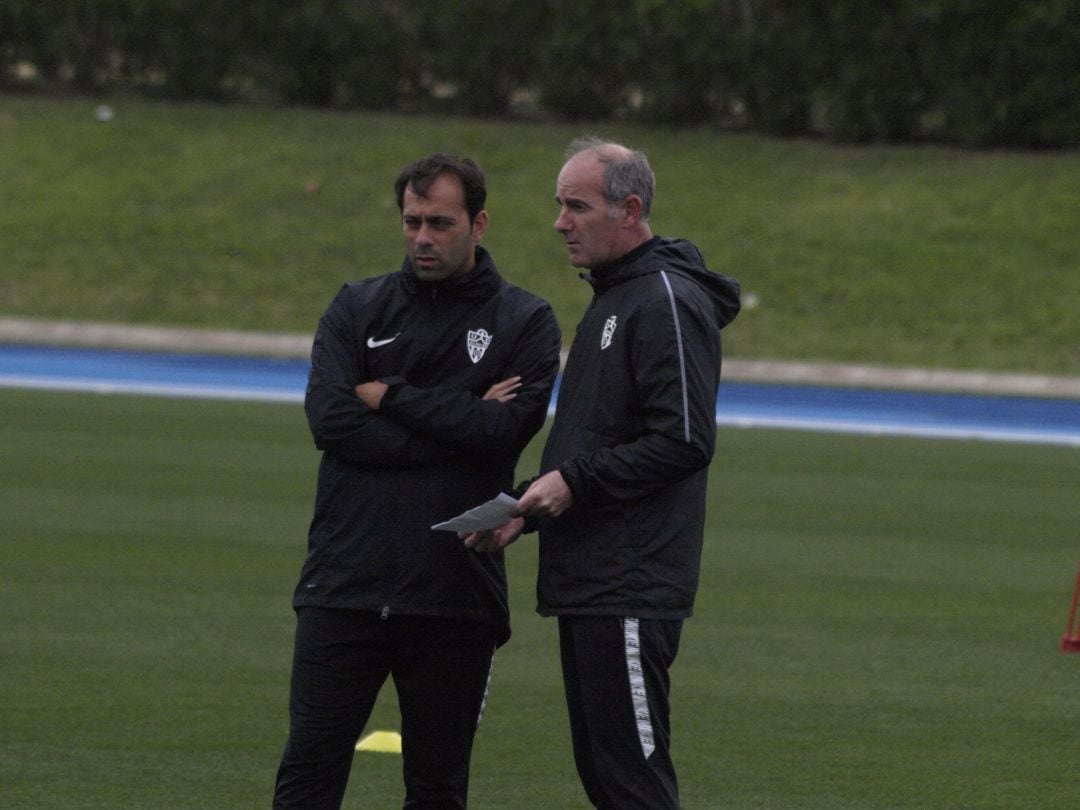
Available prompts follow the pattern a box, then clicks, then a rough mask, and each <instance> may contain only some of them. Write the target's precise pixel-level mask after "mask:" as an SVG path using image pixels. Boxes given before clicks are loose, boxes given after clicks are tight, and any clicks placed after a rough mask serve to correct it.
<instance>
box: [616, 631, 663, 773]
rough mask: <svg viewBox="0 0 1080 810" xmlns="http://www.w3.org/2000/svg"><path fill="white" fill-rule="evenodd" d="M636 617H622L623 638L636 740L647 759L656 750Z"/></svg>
mask: <svg viewBox="0 0 1080 810" xmlns="http://www.w3.org/2000/svg"><path fill="white" fill-rule="evenodd" d="M639 625H640V621H639V620H638V619H629V618H627V619H623V638H624V643H625V648H626V671H627V672H628V673H629V675H630V698H631V700H632V701H633V704H634V719H635V721H636V722H637V733H638V741H639V742H640V743H641V751H642V753H643V754H645V759H648V758H649V757H650V756H651V755H652V752H653V751H655V750H656V745H655V744H654V743H653V727H652V715H651V714H650V713H649V696H648V692H647V691H646V690H645V675H644V674H643V673H642V671H641V640H640V637H639V634H638V628H639Z"/></svg>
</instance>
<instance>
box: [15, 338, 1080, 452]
mask: <svg viewBox="0 0 1080 810" xmlns="http://www.w3.org/2000/svg"><path fill="white" fill-rule="evenodd" d="M307 372H308V363H307V362H306V361H303V360H274V359H266V358H250V357H233V356H217V355H212V356H211V355H191V354H166V353H156V352H136V351H116V350H98V349H67V348H56V347H37V346H0V387H15V388H37V389H45V390H64V391H92V392H98V393H115V394H142V395H150V396H172V397H198V398H215V399H234V400H261V401H267V402H295V403H300V402H303V399H304V389H305V386H306V385H307ZM716 416H717V422H718V423H720V424H723V425H729V426H735V427H745V428H776V429H785V430H805V431H827V432H836V433H848V434H865V435H878V436H919V437H932V438H949V439H978V440H985V441H1005V442H1027V443H1039V444H1055V445H1066V446H1073V447H1080V401H1076V400H1061V399H1040V398H1035V397H1013V396H983V395H973V394H944V393H925V392H912V391H880V390H865V389H847V388H819V387H814V386H793V385H769V384H760V383H744V382H729V381H725V382H723V383H722V384H721V387H720V398H719V403H718V407H717V414H716Z"/></svg>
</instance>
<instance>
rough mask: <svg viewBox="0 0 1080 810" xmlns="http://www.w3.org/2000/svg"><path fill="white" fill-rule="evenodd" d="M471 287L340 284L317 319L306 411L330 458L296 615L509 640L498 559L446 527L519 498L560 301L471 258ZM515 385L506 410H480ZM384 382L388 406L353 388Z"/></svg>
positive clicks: (554, 357)
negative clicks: (471, 630) (373, 404)
mask: <svg viewBox="0 0 1080 810" xmlns="http://www.w3.org/2000/svg"><path fill="white" fill-rule="evenodd" d="M476 258H477V266H476V268H475V269H474V270H473V271H472V272H470V273H468V274H467V275H466V276H464V277H463V278H459V279H451V280H448V281H446V282H442V283H437V284H431V283H425V282H421V281H420V280H419V279H417V277H416V275H415V274H414V273H413V270H412V266H411V264H410V262H409V260H408V259H407V258H406V260H405V262H404V265H403V266H402V268H401V269H400V270H399V271H398V272H396V273H390V274H387V275H383V276H379V277H376V278H370V279H366V280H363V281H358V282H354V283H351V284H346V285H345V286H344V287H343V288H342V289H341V291H340V292H339V293H338V295H337V297H336V298H334V300H333V301H332V302H331V304H330V306H329V307H328V308H327V310H326V312H325V314H324V315H323V317H322V319H321V320H320V322H319V328H318V331H317V333H316V335H315V340H314V344H313V346H312V352H311V372H310V376H309V380H308V386H307V396H306V398H305V403H304V407H305V411H306V413H307V417H308V423H309V425H310V427H311V433H312V435H313V437H314V439H315V445H316V446H317V447H318V448H319V449H320V450H322V451H323V456H322V462H321V464H320V467H319V477H318V488H317V493H316V500H315V513H314V517H313V519H312V522H311V528H310V532H309V536H308V553H307V558H306V560H305V561H304V565H303V569H302V571H301V574H300V581H299V584H298V585H297V587H296V591H295V594H294V599H293V604H294V606H295V607H302V606H306V605H316V606H321V607H331V608H353V609H360V610H371V611H377V612H379V613H381V614H383V615H384V616H386V615H389V614H395V613H400V614H410V615H421V616H437V617H450V618H467V619H474V620H479V621H482V622H485V623H488V624H492V625H495V626H496V627H497V628H498V633H499V639H500V643H501V642H503V641H505V640H506V638H508V637H509V616H508V608H507V593H506V574H505V570H504V566H503V559H502V555H501V554H496V555H490V554H477V553H475V552H472V551H469V550H467V549H466V548H465V547H464V546H463V545H462V543H461V541H460V540H459V539H458V538H457V536H456V535H455V534H454V533H451V532H433V531H431V529H430V527H431V525H432V524H434V523H438V522H440V521H443V520H446V519H447V518H450V517H453V516H454V515H457V514H459V513H461V512H462V511H464V510H466V509H469V508H471V507H473V506H476V505H478V504H480V503H482V502H483V501H486V500H488V499H490V498H492V497H494V496H495V495H497V494H498V493H499V492H500V491H511V489H512V486H513V474H514V465H515V464H516V462H517V459H518V455H519V454H520V453H521V451H522V449H523V448H524V447H525V445H526V444H527V443H528V441H529V439H531V438H532V436H533V435H534V434H535V433H536V431H537V430H539V428H540V427H541V425H542V424H543V422H544V419H545V417H546V415H547V408H548V402H549V399H550V396H551V389H552V386H553V384H554V381H555V376H556V374H557V373H558V369H559V350H560V346H561V338H560V334H559V328H558V325H557V323H556V321H555V317H554V314H553V313H552V310H551V307H550V306H549V305H548V304H547V303H546V302H545V301H543V300H542V299H540V298H538V297H536V296H534V295H532V294H530V293H528V292H525V291H524V290H522V289H520V288H518V287H515V286H513V285H510V284H508V283H506V282H505V281H503V279H502V278H501V277H500V276H499V274H498V272H497V271H496V269H495V265H494V263H493V262H492V259H491V256H490V255H489V254H488V253H487V251H486V250H484V249H483V248H479V247H478V248H477V257H476ZM514 375H521V377H522V382H523V385H522V387H521V388H520V389H519V391H518V393H517V397H516V398H515V399H513V400H511V401H510V402H507V403H505V404H504V403H500V402H497V401H495V400H488V401H482V400H481V397H482V396H483V395H484V393H485V392H486V391H487V390H488V388H489V387H490V386H491V385H492V384H493V383H496V382H498V381H500V380H503V379H506V378H507V377H511V376H514ZM369 380H381V381H383V382H385V383H388V384H389V385H390V388H389V389H388V390H387V392H386V395H385V396H384V398H383V400H382V402H381V404H380V408H379V410H378V411H373V410H371V409H369V408H367V407H366V406H365V405H364V404H363V402H361V401H360V399H359V398H358V397H357V396H356V393H355V391H354V387H355V386H356V385H357V384H358V383H360V382H365V381H369Z"/></svg>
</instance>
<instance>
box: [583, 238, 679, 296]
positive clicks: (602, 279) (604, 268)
mask: <svg viewBox="0 0 1080 810" xmlns="http://www.w3.org/2000/svg"><path fill="white" fill-rule="evenodd" d="M660 242H661V237H659V236H654V237H652V238H651V239H648V240H646V241H645V242H642V243H641V244H640V245H638V246H637V247H636V248H634V249H633V250H631V251H630V252H629V253H624V254H623V255H622V256H621V257H619V258H618V259H616V260H615V261H613V262H609V263H608V264H601V265H597V266H596V267H591V268H589V272H588V273H581V277H582V278H583V279H585V280H586V281H587V282H589V284H591V285H592V287H593V289H594V290H595V291H596V292H603V291H604V290H606V289H608V288H609V287H611V286H613V285H615V284H618V283H619V282H621V281H626V280H627V279H629V278H633V277H635V276H639V275H641V274H642V273H647V272H649V270H650V268H649V265H648V264H647V263H645V264H641V263H639V260H640V259H642V258H643V257H645V256H646V255H648V254H649V253H651V252H652V250H653V248H655V247H656V246H657V245H658V244H660Z"/></svg>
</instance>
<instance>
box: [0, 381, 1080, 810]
mask: <svg viewBox="0 0 1080 810" xmlns="http://www.w3.org/2000/svg"><path fill="white" fill-rule="evenodd" d="M0 410H2V411H3V413H4V419H3V421H2V422H0V446H2V447H3V448H4V463H3V465H0V536H2V537H3V545H4V555H3V564H2V566H0V594H2V605H3V607H2V610H3V624H4V644H3V651H4V662H3V666H0V694H2V695H3V703H4V708H3V722H2V723H0V795H2V797H3V799H2V804H3V805H4V806H5V807H12V808H61V807H63V808H67V807H72V808H75V807H77V808H109V809H110V810H115V809H116V808H149V807H153V808H208V807H214V808H256V807H266V806H268V804H269V797H270V793H271V789H272V783H273V777H274V771H275V768H276V765H277V758H278V756H279V753H280V750H281V746H282V744H283V742H284V737H285V731H286V693H287V682H288V672H289V656H290V653H291V637H292V628H293V619H292V614H291V610H290V607H289V602H290V596H291V590H292V586H293V584H294V579H295V576H296V574H297V572H298V569H299V565H300V562H301V558H302V555H303V550H304V545H305V533H306V527H307V521H308V519H309V517H310V509H311V505H312V498H313V486H314V472H315V467H316V464H317V458H318V457H317V453H316V452H315V451H314V450H313V448H312V447H311V444H310V440H309V438H308V435H307V430H306V425H305V423H304V418H303V413H302V410H301V409H300V408H299V407H298V406H295V405H268V404H250V403H220V402H204V401H183V400H166V399H153V398H141V397H124V396H99V395H84V394H57V393H41V392H24V391H11V390H3V391H0ZM537 448H538V442H535V443H534V444H533V445H532V446H531V447H530V449H529V451H528V452H527V458H526V459H524V460H523V462H522V468H523V470H522V471H523V472H524V471H525V470H528V469H531V468H532V466H533V465H535V463H536V451H537ZM1078 480H1080V455H1078V454H1077V452H1076V451H1075V449H1069V448H1055V447H1045V446H1024V445H1005V444H992V443H969V442H934V441H921V440H907V439H884V438H852V437H842V436H829V435H818V434H804V433H785V432H770V431H756V430H735V429H727V430H724V431H722V433H721V438H720V442H719V449H718V453H717V458H716V461H715V464H714V469H713V474H712V482H711V487H712V492H711V512H710V519H709V524H708V536H707V545H706V551H705V565H704V571H703V583H702V590H701V593H700V596H699V601H698V609H697V615H696V617H695V618H694V619H693V620H691V621H690V622H689V623H688V625H687V629H686V632H685V634H684V643H683V650H682V653H681V655H680V659H679V661H678V662H677V664H676V667H675V670H674V694H673V700H674V706H675V709H674V710H675V716H674V733H675V756H676V759H677V764H678V765H679V767H680V772H681V780H682V790H683V796H684V801H685V806H686V808H688V810H704V809H705V808H719V807H731V808H766V809H768V810H774V809H775V810H787V809H789V808H791V809H794V808H804V809H805V810H821V809H822V808H851V810H874V808H912V809H913V810H914V809H915V808H920V809H921V808H1032V809H1033V810H1049V809H1050V808H1069V807H1073V806H1075V803H1076V785H1075V783H1074V780H1073V778H1072V776H1071V773H1072V772H1073V770H1074V766H1075V763H1076V753H1077V745H1076V742H1077V739H1078V732H1077V721H1076V718H1077V717H1078V716H1080V690H1077V688H1076V684H1077V675H1078V668H1080V656H1077V655H1067V654H1064V653H1061V652H1060V651H1059V650H1058V642H1059V640H1060V637H1061V634H1062V632H1063V631H1064V624H1065V619H1066V614H1067V611H1068V603H1069V600H1070V598H1071V595H1072V586H1073V578H1074V574H1075V566H1076V563H1077V539H1078V538H1077V531H1078V530H1077V527H1078V526H1080V502H1078V501H1077V498H1076V481H1078ZM509 567H510V570H511V577H512V595H513V603H512V604H513V613H514V616H513V619H514V638H513V639H512V640H511V642H510V644H509V645H508V646H507V647H506V648H504V650H503V651H501V652H500V654H499V656H498V657H497V660H496V669H495V675H494V680H493V684H492V694H491V699H490V701H489V704H488V710H487V714H486V716H485V718H484V721H483V724H482V726H481V732H480V735H479V737H478V741H477V744H476V749H475V756H474V771H473V782H472V791H471V798H472V804H471V806H472V807H475V808H477V810H487V809H488V808H490V809H492V810H494V809H495V808H499V810H502V809H503V808H508V807H525V808H539V809H541V810H544V809H546V808H550V809H551V810H566V809H567V808H577V807H585V806H586V802H585V800H584V797H583V795H582V794H581V792H580V789H579V787H578V784H577V779H576V776H575V774H574V771H573V765H572V761H571V757H570V752H569V740H568V733H567V727H566V720H565V712H564V709H563V705H562V694H561V682H560V677H559V674H558V667H557V662H556V645H555V627H554V623H553V622H552V621H551V620H545V619H540V618H538V617H537V616H536V615H535V614H534V613H533V599H532V585H533V577H534V567H535V547H534V545H533V541H532V540H530V539H524V540H522V541H521V542H519V543H518V545H516V546H515V547H513V548H512V550H511V552H510V558H509ZM387 691H388V693H389V691H390V690H387ZM394 712H395V707H394V705H393V702H392V700H391V699H390V698H389V697H386V698H385V699H384V700H383V702H382V703H381V704H380V705H379V707H378V708H377V710H376V716H375V717H374V718H373V723H372V727H373V728H395V727H396V723H395V719H394ZM399 769H400V759H399V758H398V757H397V756H395V755H388V754H362V755H361V754H358V755H357V759H356V763H355V767H354V771H353V779H352V783H351V785H350V791H349V795H348V798H347V803H346V804H347V806H350V807H365V808H393V807H399V806H400V798H401V789H400V774H399Z"/></svg>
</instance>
